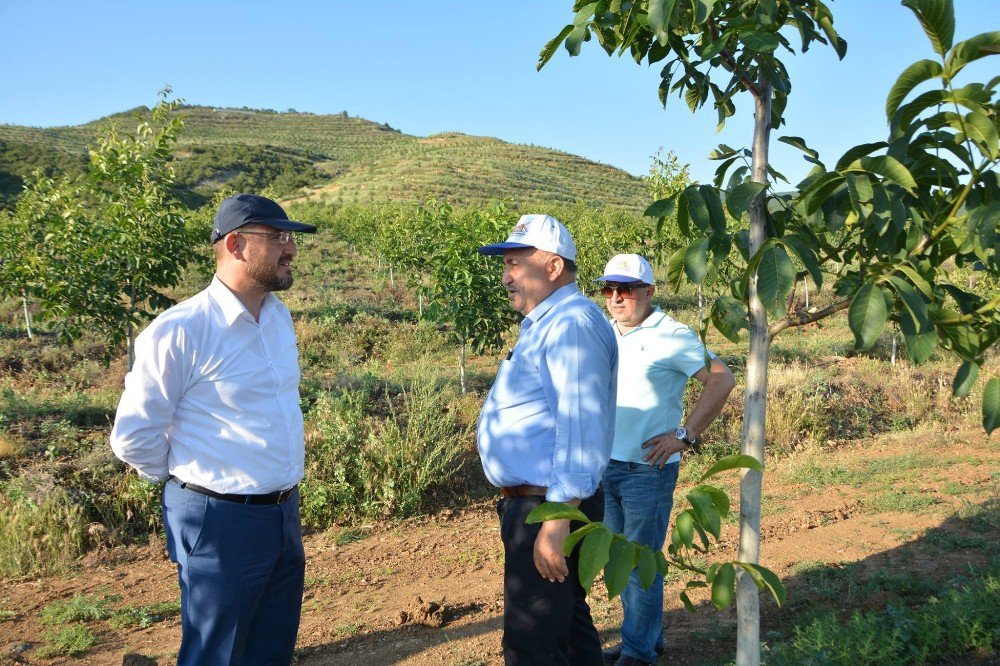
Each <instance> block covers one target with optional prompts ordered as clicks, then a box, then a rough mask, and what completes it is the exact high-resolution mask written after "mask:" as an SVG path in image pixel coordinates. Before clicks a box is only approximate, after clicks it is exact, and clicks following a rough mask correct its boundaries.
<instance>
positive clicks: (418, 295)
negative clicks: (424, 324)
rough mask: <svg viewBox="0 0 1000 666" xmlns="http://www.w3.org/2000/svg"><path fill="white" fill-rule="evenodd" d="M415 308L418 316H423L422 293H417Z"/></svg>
mask: <svg viewBox="0 0 1000 666" xmlns="http://www.w3.org/2000/svg"><path fill="white" fill-rule="evenodd" d="M417 310H418V311H419V313H420V318H421V319H423V318H424V295H423V294H417Z"/></svg>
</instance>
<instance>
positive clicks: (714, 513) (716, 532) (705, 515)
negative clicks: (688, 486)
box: [687, 489, 722, 539]
mask: <svg viewBox="0 0 1000 666" xmlns="http://www.w3.org/2000/svg"><path fill="white" fill-rule="evenodd" d="M687 499H688V502H690V503H691V508H692V509H694V515H695V518H697V519H698V523H700V524H701V526H702V527H703V528H704V529H705V530H707V531H708V533H709V534H711V535H712V536H714V537H715V538H716V539H719V538H720V536H721V535H722V515H721V514H720V513H719V511H718V509H716V508H715V504H714V503H713V502H712V496H711V495H709V494H708V493H706V492H704V491H701V490H697V489H694V490H691V491H690V492H689V493H688V494H687Z"/></svg>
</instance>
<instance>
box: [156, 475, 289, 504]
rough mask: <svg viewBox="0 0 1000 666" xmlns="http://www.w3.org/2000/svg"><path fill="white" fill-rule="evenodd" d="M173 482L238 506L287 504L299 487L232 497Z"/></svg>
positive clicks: (178, 481)
mask: <svg viewBox="0 0 1000 666" xmlns="http://www.w3.org/2000/svg"><path fill="white" fill-rule="evenodd" d="M174 480H175V481H177V483H179V484H180V486H181V488H186V489H187V490H193V491H195V492H196V493H201V494H202V495H208V496H209V497H214V498H215V499H220V500H226V501H227V502H236V503H238V504H281V503H283V502H287V501H288V499H289V498H290V497H291V496H292V494H293V493H294V492H295V491H296V489H297V488H298V487H299V486H298V484H296V485H294V486H292V487H291V488H289V489H288V490H279V491H277V492H273V493H265V494H263V495H233V494H227V493H217V492H215V491H214V490H209V489H208V488H202V487H201V486H196V485H194V484H193V483H184V482H183V481H181V480H180V479H174Z"/></svg>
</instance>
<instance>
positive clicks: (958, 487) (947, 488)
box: [941, 481, 976, 495]
mask: <svg viewBox="0 0 1000 666" xmlns="http://www.w3.org/2000/svg"><path fill="white" fill-rule="evenodd" d="M941 492H942V493H944V494H945V495H965V494H967V493H974V492H976V488H975V487H973V486H967V485H965V484H964V483H956V482H954V481H952V482H951V483H946V484H945V485H944V486H943V487H942V488H941Z"/></svg>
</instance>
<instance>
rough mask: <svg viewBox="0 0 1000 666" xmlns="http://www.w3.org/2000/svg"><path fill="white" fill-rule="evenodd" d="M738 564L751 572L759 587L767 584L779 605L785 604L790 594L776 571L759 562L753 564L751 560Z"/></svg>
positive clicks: (761, 587)
mask: <svg viewBox="0 0 1000 666" xmlns="http://www.w3.org/2000/svg"><path fill="white" fill-rule="evenodd" d="M737 564H738V565H739V566H740V567H742V568H743V569H744V570H745V571H746V572H747V573H749V574H750V577H751V578H752V579H753V582H754V583H756V585H757V587H758V588H760V589H763V588H764V587H765V586H766V587H767V589H769V590H770V591H771V595H772V596H773V597H774V600H775V601H776V602H777V603H778V606H784V605H785V599H786V598H787V596H788V595H787V592H786V590H785V585H784V583H782V582H781V579H780V578H778V575H777V574H776V573H774V572H773V571H771V570H770V569H768V568H767V567H762V566H760V565H759V564H751V563H750V562H738V563H737ZM754 574H756V575H754Z"/></svg>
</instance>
